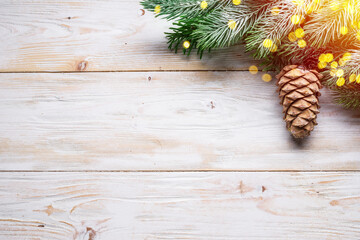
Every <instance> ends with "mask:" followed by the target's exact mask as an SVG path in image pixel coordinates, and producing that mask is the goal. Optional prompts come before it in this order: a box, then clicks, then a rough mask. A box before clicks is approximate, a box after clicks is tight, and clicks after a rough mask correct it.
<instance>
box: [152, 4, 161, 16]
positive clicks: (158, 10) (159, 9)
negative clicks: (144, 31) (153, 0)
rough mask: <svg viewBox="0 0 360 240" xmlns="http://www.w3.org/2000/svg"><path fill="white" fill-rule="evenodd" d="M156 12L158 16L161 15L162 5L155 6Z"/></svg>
mask: <svg viewBox="0 0 360 240" xmlns="http://www.w3.org/2000/svg"><path fill="white" fill-rule="evenodd" d="M154 12H155V13H156V14H159V13H160V12H161V6H160V5H156V6H155V9H154Z"/></svg>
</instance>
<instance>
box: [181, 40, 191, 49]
mask: <svg viewBox="0 0 360 240" xmlns="http://www.w3.org/2000/svg"><path fill="white" fill-rule="evenodd" d="M183 47H184V48H185V49H188V48H189V47H190V42H189V41H185V42H184V43H183Z"/></svg>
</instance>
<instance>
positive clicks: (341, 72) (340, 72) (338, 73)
mask: <svg viewBox="0 0 360 240" xmlns="http://www.w3.org/2000/svg"><path fill="white" fill-rule="evenodd" d="M336 76H337V77H342V76H344V70H343V69H339V70H337V71H336Z"/></svg>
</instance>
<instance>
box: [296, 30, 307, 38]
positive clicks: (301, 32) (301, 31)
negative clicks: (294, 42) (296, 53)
mask: <svg viewBox="0 0 360 240" xmlns="http://www.w3.org/2000/svg"><path fill="white" fill-rule="evenodd" d="M295 36H296V37H297V38H303V37H304V36H305V31H304V29H302V28H298V29H296V30H295Z"/></svg>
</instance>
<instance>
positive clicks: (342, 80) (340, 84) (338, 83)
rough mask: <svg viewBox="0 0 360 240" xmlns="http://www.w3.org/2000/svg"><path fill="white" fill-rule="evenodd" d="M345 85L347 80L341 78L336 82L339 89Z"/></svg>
mask: <svg viewBox="0 0 360 240" xmlns="http://www.w3.org/2000/svg"><path fill="white" fill-rule="evenodd" d="M344 84H345V78H343V77H341V78H339V79H338V80H337V81H336V85H338V86H339V87H341V86H343V85H344Z"/></svg>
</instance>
